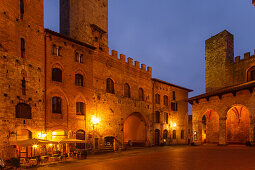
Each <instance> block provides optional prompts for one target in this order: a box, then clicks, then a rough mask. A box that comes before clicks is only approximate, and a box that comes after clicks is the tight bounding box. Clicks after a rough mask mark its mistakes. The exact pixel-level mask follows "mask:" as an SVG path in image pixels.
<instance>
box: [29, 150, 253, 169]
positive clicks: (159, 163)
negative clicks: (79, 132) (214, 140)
mask: <svg viewBox="0 0 255 170" xmlns="http://www.w3.org/2000/svg"><path fill="white" fill-rule="evenodd" d="M34 169H38V170H62V169H63V170H64V169H70V170H79V169H86V170H143V169H144V170H161V169H162V170H170V169H171V170H193V169H194V170H228V169H230V170H253V169H254V170H255V147H246V146H215V145H207V146H169V147H153V148H144V149H136V150H131V151H125V152H121V153H109V154H104V155H92V156H89V157H88V159H86V160H79V161H75V162H65V163H59V164H54V165H49V166H45V167H39V168H34Z"/></svg>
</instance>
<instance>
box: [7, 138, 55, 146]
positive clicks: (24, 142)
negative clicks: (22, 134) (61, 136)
mask: <svg viewBox="0 0 255 170" xmlns="http://www.w3.org/2000/svg"><path fill="white" fill-rule="evenodd" d="M57 143H58V142H55V141H49V140H43V139H27V140H18V141H16V142H12V143H11V145H17V146H33V145H45V144H57Z"/></svg>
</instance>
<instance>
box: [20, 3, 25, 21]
mask: <svg viewBox="0 0 255 170" xmlns="http://www.w3.org/2000/svg"><path fill="white" fill-rule="evenodd" d="M24 12H25V10H24V1H23V0H20V18H21V19H23V15H24Z"/></svg>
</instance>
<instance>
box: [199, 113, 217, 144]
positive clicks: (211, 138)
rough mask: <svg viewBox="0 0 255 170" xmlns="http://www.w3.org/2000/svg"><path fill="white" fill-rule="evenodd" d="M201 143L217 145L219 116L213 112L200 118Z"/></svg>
mask: <svg viewBox="0 0 255 170" xmlns="http://www.w3.org/2000/svg"><path fill="white" fill-rule="evenodd" d="M202 143H219V115H218V113H217V112H216V111H214V110H209V111H207V112H205V114H204V115H203V117H202Z"/></svg>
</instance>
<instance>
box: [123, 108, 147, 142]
mask: <svg viewBox="0 0 255 170" xmlns="http://www.w3.org/2000/svg"><path fill="white" fill-rule="evenodd" d="M146 137H147V136H146V123H145V119H144V117H143V116H142V115H141V113H137V112H136V113H132V114H131V115H129V116H128V117H127V118H126V120H125V123H124V143H125V144H130V143H132V146H145V142H146Z"/></svg>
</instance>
